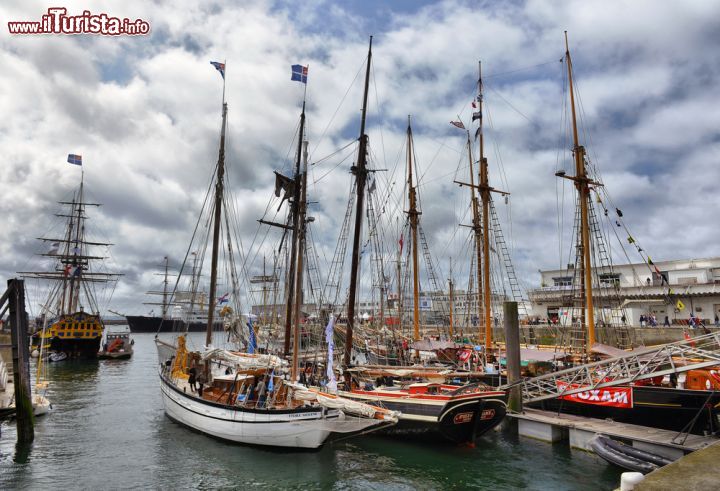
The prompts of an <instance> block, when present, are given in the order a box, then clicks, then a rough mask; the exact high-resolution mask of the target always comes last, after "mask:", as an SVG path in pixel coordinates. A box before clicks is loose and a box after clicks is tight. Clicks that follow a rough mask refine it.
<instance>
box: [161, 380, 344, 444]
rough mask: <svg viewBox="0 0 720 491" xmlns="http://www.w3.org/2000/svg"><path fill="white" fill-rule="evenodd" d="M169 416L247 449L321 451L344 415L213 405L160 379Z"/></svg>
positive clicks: (300, 410)
mask: <svg viewBox="0 0 720 491" xmlns="http://www.w3.org/2000/svg"><path fill="white" fill-rule="evenodd" d="M160 388H161V391H162V399H163V405H164V407H165V414H167V416H168V417H169V418H170V419H172V420H173V421H176V422H178V423H180V424H183V425H185V426H188V427H190V428H192V429H194V430H196V431H199V432H201V433H205V434H206V435H210V436H213V437H215V438H219V439H221V440H227V441H231V442H235V443H243V444H247V445H262V446H271V447H291V448H308V449H314V448H319V447H320V446H321V445H322V444H323V443H324V442H325V440H327V438H328V436H330V434H331V433H332V431H331V430H330V425H328V422H329V421H332V419H333V418H334V419H336V420H337V419H338V418H340V417H341V416H340V415H341V413H340V412H335V413H334V416H326V415H325V414H323V410H321V409H312V410H306V409H304V408H300V409H298V410H287V411H271V410H244V409H242V408H234V407H229V406H226V405H222V404H213V403H211V402H209V401H206V400H204V399H200V398H199V397H196V396H194V395H191V394H187V393H185V392H183V391H181V390H179V389H178V388H177V387H176V386H175V385H173V384H172V382H170V381H169V380H168V379H167V378H166V377H164V376H162V375H161V377H160Z"/></svg>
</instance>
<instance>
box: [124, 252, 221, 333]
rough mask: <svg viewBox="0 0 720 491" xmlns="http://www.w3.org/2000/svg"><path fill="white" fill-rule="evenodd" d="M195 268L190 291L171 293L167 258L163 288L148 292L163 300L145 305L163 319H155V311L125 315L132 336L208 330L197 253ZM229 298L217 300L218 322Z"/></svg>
mask: <svg viewBox="0 0 720 491" xmlns="http://www.w3.org/2000/svg"><path fill="white" fill-rule="evenodd" d="M192 256H193V267H192V272H191V281H190V288H189V290H187V291H173V290H171V289H170V287H169V285H170V280H169V266H168V264H169V260H168V257H167V256H165V257H164V262H165V264H164V272H163V273H159V274H162V275H163V276H164V279H163V288H162V290H161V291H159V290H151V291H148V292H146V294H147V295H149V296H152V297H161V300H160V301H159V302H158V301H152V302H145V303H144V305H151V306H153V307H159V308H160V315H155V313H154V312H155V309H154V308H153V310H151V312H150V313H149V314H148V315H124V317H125V319H126V320H127V323H128V326H129V327H130V331H131V332H153V333H158V332H178V331H189V332H204V331H205V328H206V327H207V312H206V309H205V305H207V304H208V298H207V293H205V292H203V291H198V289H199V274H198V265H197V261H198V258H197V253H192ZM227 297H228V296H227V295H225V296H224V297H220V298H219V299H218V305H217V306H216V312H215V314H216V315H215V318H216V319H220V318H221V316H220V315H219V314H220V312H222V310H223V309H224V308H225V307H226V306H227V303H228V299H227ZM215 324H216V325H215V326H214V328H220V327H222V322H220V321H219V320H218V321H216V322H215Z"/></svg>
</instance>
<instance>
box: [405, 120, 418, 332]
mask: <svg viewBox="0 0 720 491" xmlns="http://www.w3.org/2000/svg"><path fill="white" fill-rule="evenodd" d="M412 155H413V139H412V128H411V127H410V116H408V127H407V164H408V203H409V206H410V209H409V210H408V212H407V214H408V216H409V217H410V234H411V235H410V236H411V239H412V264H413V339H414V340H415V341H417V340H419V339H420V305H419V304H420V280H419V278H418V240H417V237H418V230H417V229H418V215H420V213H419V212H418V211H417V196H416V194H415V186H413V178H412V168H413V165H412V164H413V162H412Z"/></svg>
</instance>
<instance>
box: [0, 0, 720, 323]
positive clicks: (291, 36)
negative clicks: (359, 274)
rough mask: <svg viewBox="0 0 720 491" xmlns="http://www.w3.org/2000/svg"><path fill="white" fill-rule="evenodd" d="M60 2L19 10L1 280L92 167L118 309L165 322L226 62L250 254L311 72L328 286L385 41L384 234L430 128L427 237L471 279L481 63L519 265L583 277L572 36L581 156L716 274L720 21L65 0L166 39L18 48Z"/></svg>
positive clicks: (509, 6)
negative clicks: (569, 101) (567, 78)
mask: <svg viewBox="0 0 720 491" xmlns="http://www.w3.org/2000/svg"><path fill="white" fill-rule="evenodd" d="M56 4H58V2H51V3H47V2H41V1H37V0H22V1H20V0H10V1H9V2H8V1H5V2H3V3H2V6H0V18H1V19H2V20H3V22H2V26H0V32H1V33H2V34H0V66H2V70H0V113H1V114H2V115H3V118H2V119H1V120H0V148H2V154H3V157H4V163H3V166H2V168H3V173H2V179H0V195H1V196H2V200H1V201H0V213H1V216H2V219H1V220H2V221H1V222H0V223H2V231H3V236H4V240H2V241H0V278H2V279H3V282H4V281H5V279H7V278H9V277H12V276H13V275H14V274H15V272H16V271H23V270H27V269H30V268H36V267H39V266H41V265H42V264H43V262H42V259H40V258H38V257H37V256H35V254H37V253H40V252H47V251H46V250H44V248H45V247H46V246H43V245H42V244H40V243H38V241H37V240H35V238H36V237H40V236H42V235H44V234H47V233H48V231H52V230H57V225H54V224H53V223H54V222H53V220H52V219H53V217H52V215H53V213H57V212H58V209H59V208H58V205H57V203H56V202H57V201H59V200H62V199H67V198H69V197H70V196H71V194H72V192H73V190H74V188H75V187H76V186H77V183H78V180H79V168H77V167H75V166H72V165H70V164H68V163H66V158H67V154H68V153H77V154H82V156H83V169H84V171H85V181H86V185H87V190H88V193H89V197H90V199H91V200H93V201H97V202H101V203H103V206H102V208H101V209H100V210H91V212H90V213H91V217H92V218H91V222H90V223H89V224H88V227H89V229H90V230H91V231H92V232H93V235H94V237H95V238H96V239H98V240H107V241H108V242H112V243H113V244H115V246H114V247H112V249H111V251H110V254H111V256H112V258H111V260H110V261H109V263H110V265H111V266H112V268H113V269H115V270H116V271H119V272H122V273H124V277H123V278H122V280H121V281H120V282H119V283H118V285H117V288H116V289H115V291H114V295H113V298H112V302H110V303H109V304H106V305H104V306H103V307H104V308H107V307H109V308H111V309H113V310H118V311H121V312H127V313H141V312H146V311H147V310H149V308H147V307H145V306H143V305H141V302H142V301H143V300H145V299H144V296H143V294H142V293H143V292H144V291H145V290H147V289H152V288H158V285H159V280H158V277H156V276H153V273H155V272H156V270H157V267H158V266H159V265H160V264H161V262H162V258H163V256H166V255H168V256H170V257H171V258H174V260H175V261H176V262H177V261H180V260H181V258H182V256H183V255H184V253H185V250H186V249H187V247H188V241H189V238H190V235H191V233H192V227H193V226H194V223H195V220H196V215H197V212H198V209H199V206H200V203H201V201H202V197H203V196H204V193H205V188H206V184H207V181H208V179H209V176H210V173H211V171H212V167H213V165H214V163H215V161H216V159H217V148H218V133H219V127H220V101H221V97H222V79H221V78H220V77H219V75H218V73H217V72H216V71H215V70H214V69H213V68H212V66H211V65H209V63H208V62H209V61H210V60H227V100H228V102H229V125H228V157H227V161H228V165H229V172H230V175H231V180H232V185H233V190H234V194H235V196H236V197H237V198H238V200H239V205H238V213H239V218H240V223H241V227H242V230H243V235H244V237H245V238H246V239H247V240H246V243H244V245H245V247H249V245H250V243H251V242H252V238H253V237H254V236H255V234H256V230H257V222H256V220H257V219H258V218H261V217H262V216H263V213H264V211H265V209H266V207H267V204H268V201H269V199H270V198H271V195H272V190H273V185H274V179H273V175H272V171H273V170H280V171H284V172H286V173H287V172H289V169H290V168H291V160H292V158H293V138H294V132H295V130H296V127H297V123H298V114H299V105H300V102H301V99H302V89H303V86H302V84H299V83H297V82H291V81H290V65H291V64H293V63H301V64H306V65H307V64H309V65H310V75H309V84H308V86H307V90H308V137H309V140H310V142H311V143H310V151H311V155H310V160H311V162H317V163H316V164H315V165H313V166H312V171H311V176H310V180H311V183H312V184H311V188H310V193H311V195H312V198H311V199H313V200H314V201H317V204H313V205H312V207H311V213H312V214H313V215H314V216H315V217H316V222H315V224H314V234H315V237H316V238H317V242H318V243H317V247H318V250H320V251H321V254H320V256H321V267H322V268H324V270H327V265H326V264H322V263H323V262H324V261H325V260H326V259H327V260H329V259H330V257H331V256H332V251H333V249H334V243H335V240H336V237H337V233H338V231H339V229H340V224H341V223H342V218H343V212H344V209H345V203H346V201H347V195H348V190H349V187H350V179H349V174H348V170H349V167H350V165H351V163H352V160H353V159H352V158H350V159H347V160H344V161H341V160H342V159H341V157H337V156H336V157H334V158H330V159H327V160H324V158H325V157H327V156H328V155H330V154H332V153H333V152H334V151H335V150H337V149H338V148H342V147H344V146H345V145H347V144H349V143H351V142H352V141H353V140H354V139H356V138H357V135H358V131H359V109H360V101H361V89H362V74H363V72H362V70H363V62H364V59H365V57H366V52H367V42H368V37H369V35H371V34H372V35H374V45H373V70H372V82H371V87H370V101H369V111H370V119H369V127H368V130H369V131H368V133H369V135H370V147H371V148H370V152H371V157H372V159H371V160H372V161H371V165H372V166H373V167H374V168H375V169H388V170H387V171H382V172H378V173H376V174H377V175H378V185H379V188H380V189H381V193H386V194H389V196H390V197H389V198H388V199H387V203H386V204H387V215H386V217H385V218H384V219H385V220H386V222H388V223H394V216H395V215H397V208H398V203H399V198H398V196H399V195H400V194H401V193H402V188H403V176H402V167H403V158H404V139H405V127H406V125H407V115H408V114H411V115H412V118H413V132H414V135H415V144H416V155H417V158H418V167H419V170H420V174H421V176H422V177H421V183H420V194H421V199H422V202H423V216H422V220H423V223H424V229H425V232H426V234H427V236H428V240H429V242H430V247H431V249H432V250H433V251H434V253H435V254H437V256H438V257H440V259H439V261H440V264H441V268H442V269H443V275H444V277H447V274H448V272H447V258H448V257H450V256H454V257H453V262H454V263H455V264H456V266H454V269H456V271H461V272H462V270H463V268H464V269H465V270H467V268H468V266H467V261H468V258H467V250H466V249H464V245H465V244H466V238H467V229H459V231H458V227H457V224H458V223H461V222H462V221H463V220H465V222H464V223H467V220H468V218H467V214H466V213H467V195H466V192H464V190H460V189H458V187H457V186H456V185H454V184H453V183H452V181H453V179H454V178H463V179H466V178H467V177H465V176H466V174H467V169H466V165H467V164H466V160H467V155H466V154H465V153H464V149H463V147H464V144H465V140H464V134H463V132H461V131H459V130H457V129H455V128H453V127H452V126H450V125H449V124H448V122H449V121H450V120H456V119H458V117H460V118H461V119H462V120H463V121H465V123H466V124H468V125H469V119H470V114H471V110H472V109H471V107H470V102H471V101H472V99H473V97H474V94H475V81H476V78H477V67H478V61H479V60H482V64H483V75H484V82H485V102H486V111H485V123H486V127H485V132H486V138H487V142H486V147H487V151H486V154H487V157H488V160H489V162H490V179H491V181H492V183H493V184H494V185H495V186H496V187H499V188H503V189H506V190H508V191H510V192H511V193H512V196H511V198H510V200H509V203H508V204H507V205H506V204H505V203H504V202H503V201H502V200H498V201H497V207H498V212H499V214H500V216H501V217H502V220H503V222H504V226H505V227H506V236H507V237H508V238H509V239H511V240H510V241H511V246H512V252H513V258H514V261H515V267H516V269H517V270H518V273H519V276H520V277H521V279H522V281H523V282H524V284H526V285H527V286H538V285H537V283H538V282H539V275H538V273H537V271H538V269H554V268H558V267H559V266H560V265H561V264H564V263H565V262H566V261H567V240H566V239H565V242H564V247H565V250H564V251H561V250H560V248H559V244H560V239H561V234H560V233H559V232H558V202H559V201H558V198H557V196H558V194H559V193H560V194H562V193H561V192H562V185H561V184H559V183H558V182H557V181H558V179H557V178H556V177H555V176H554V173H555V171H556V170H557V169H559V168H567V169H570V168H571V167H570V165H571V164H570V163H569V157H570V154H569V152H568V150H569V148H570V147H571V144H570V143H569V142H568V140H567V136H566V123H565V119H564V118H565V113H564V109H563V107H564V105H565V104H566V102H565V101H564V97H566V95H565V93H564V88H563V84H564V76H563V70H564V69H565V65H564V64H563V63H560V59H561V58H562V57H563V55H564V51H565V46H564V38H563V31H564V30H567V31H568V32H569V36H570V44H571V54H572V57H573V64H574V69H575V74H576V76H577V82H578V87H579V93H580V97H581V102H582V116H583V143H584V144H585V145H586V146H587V147H588V149H589V152H590V156H591V158H592V160H593V162H594V164H595V165H596V166H597V167H598V168H599V169H600V170H601V173H602V179H603V181H604V182H605V184H606V186H607V188H608V191H609V193H610V194H611V196H612V198H613V200H614V202H615V204H617V205H618V206H619V207H621V208H622V210H623V214H624V218H625V223H626V224H627V226H628V227H629V228H630V230H632V233H633V235H634V236H635V237H636V238H637V239H638V240H639V241H640V243H642V244H643V247H644V248H645V249H646V250H647V251H648V252H649V253H650V254H651V256H652V257H653V259H657V260H664V259H675V258H690V257H707V256H714V255H718V245H717V244H718V239H720V229H719V228H718V222H717V219H716V215H715V213H717V211H718V210H719V209H720V192H719V190H718V188H719V187H720V166H719V164H720V161H719V160H720V130H719V128H720V104H718V101H719V100H720V83H719V82H720V4H719V3H717V2H707V1H688V0H684V1H665V2H657V1H651V0H648V1H641V0H637V1H629V0H628V1H611V0H601V1H583V2H562V1H542V0H528V1H515V2H492V1H488V2H473V1H459V0H448V1H411V0H395V1H381V0H372V1H357V2H332V1H323V0H308V1H304V2H296V1H283V0H279V1H242V2H237V1H230V0H227V1H225V0H216V1H195V2H193V1H182V0H172V1H170V0H155V1H147V2H118V1H110V0H108V1H95V0H86V1H83V2H79V1H67V2H62V4H63V6H66V7H67V9H68V11H69V13H70V14H76V15H77V14H80V13H81V12H82V11H83V10H89V11H91V13H97V14H100V13H107V14H108V15H110V16H117V17H120V18H123V17H127V18H130V19H143V20H145V21H147V22H148V23H149V24H150V27H151V31H150V33H149V34H148V35H147V36H94V35H76V36H67V35H36V36H18V35H10V34H9V32H8V27H7V23H6V22H7V21H22V20H28V21H35V20H40V17H41V16H42V15H43V14H44V13H46V11H47V9H48V7H51V6H57V5H56ZM346 154H347V151H345V152H344V153H342V156H345V155H346ZM475 156H476V157H477V155H475ZM393 170H394V171H395V172H393ZM570 192H571V190H570V189H569V188H566V189H565V193H566V198H565V202H566V203H567V202H568V201H569V199H568V198H567V196H569V193H570ZM393 213H394V215H393ZM564 213H565V215H566V218H565V221H566V223H567V221H568V218H567V213H568V212H567V211H565V212H564ZM508 217H510V218H511V221H510V220H508ZM270 218H272V217H270ZM403 219H404V218H403ZM54 227H55V228H54ZM391 228H392V226H389V227H388V231H387V235H388V237H390V236H391V235H393V237H390V239H389V240H390V242H393V243H394V242H395V241H396V240H397V238H396V237H395V236H394V233H395V232H394V231H392V230H390V229H391ZM263 233H264V232H263ZM566 234H567V233H566ZM264 247H266V250H265V249H263V251H265V252H267V251H269V250H271V248H272V247H273V246H272V244H270V245H268V246H264ZM392 247H394V246H392V245H388V248H392ZM255 252H257V251H255ZM255 252H253V254H255ZM463 254H465V256H463ZM631 259H633V260H636V259H638V258H637V256H632V255H631ZM616 260H618V261H621V260H622V259H621V257H618V258H616ZM252 267H253V268H255V269H254V270H255V271H256V270H257V269H256V268H257V261H255V262H254V263H253V266H252ZM458 274H460V273H458ZM457 280H458V282H460V283H462V282H463V280H462V279H461V278H458V279H457ZM465 281H466V280H465Z"/></svg>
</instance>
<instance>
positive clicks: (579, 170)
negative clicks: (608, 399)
mask: <svg viewBox="0 0 720 491" xmlns="http://www.w3.org/2000/svg"><path fill="white" fill-rule="evenodd" d="M565 58H566V59H567V70H568V90H569V92H570V109H571V113H572V128H573V154H574V157H575V176H566V175H565V173H564V172H562V171H561V172H557V173H556V174H555V175H557V176H558V177H563V178H565V179H570V180H571V181H574V182H575V188H576V189H577V192H578V198H579V200H580V246H579V249H580V250H579V251H578V253H579V255H581V256H582V259H581V267H582V271H581V274H580V291H581V295H582V294H584V300H585V308H587V314H586V311H585V308H583V309H581V312H580V322H581V325H587V344H586V347H585V349H586V352H587V353H588V354H590V350H591V348H592V346H593V345H594V344H595V317H594V315H593V292H592V269H591V263H590V224H589V220H588V204H589V201H590V186H589V185H590V184H593V185H596V186H599V185H601V184H600V183H597V182H594V181H592V180H591V179H589V178H588V177H587V172H586V169H585V147H583V146H582V145H580V143H579V140H578V129H577V119H576V115H575V93H574V90H573V79H572V61H571V59H570V48H569V44H568V37H567V31H565Z"/></svg>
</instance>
